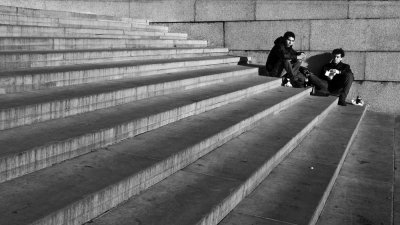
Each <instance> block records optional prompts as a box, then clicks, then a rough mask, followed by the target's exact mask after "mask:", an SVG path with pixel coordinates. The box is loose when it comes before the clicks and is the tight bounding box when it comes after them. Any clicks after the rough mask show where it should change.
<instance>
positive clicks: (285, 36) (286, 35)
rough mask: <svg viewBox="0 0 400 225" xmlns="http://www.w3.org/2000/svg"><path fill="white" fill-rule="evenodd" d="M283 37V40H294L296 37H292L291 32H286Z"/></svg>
mask: <svg viewBox="0 0 400 225" xmlns="http://www.w3.org/2000/svg"><path fill="white" fill-rule="evenodd" d="M283 37H284V38H285V39H288V38H289V37H292V38H294V39H296V36H295V35H294V33H293V32H292V31H287V32H286V33H285V34H284V35H283Z"/></svg>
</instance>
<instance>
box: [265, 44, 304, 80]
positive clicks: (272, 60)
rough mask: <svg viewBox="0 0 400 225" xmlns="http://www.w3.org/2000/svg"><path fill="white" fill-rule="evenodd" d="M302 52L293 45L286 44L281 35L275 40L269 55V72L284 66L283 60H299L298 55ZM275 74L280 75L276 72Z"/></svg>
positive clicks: (276, 70) (267, 64) (267, 65)
mask: <svg viewBox="0 0 400 225" xmlns="http://www.w3.org/2000/svg"><path fill="white" fill-rule="evenodd" d="M298 55H300V53H298V52H296V51H295V50H293V48H292V47H289V48H287V47H286V46H285V38H284V37H279V38H277V39H276V40H275V41H274V47H272V49H271V52H270V53H269V55H268V59H267V63H266V67H267V71H268V72H274V73H276V72H278V71H279V70H281V68H283V63H282V62H283V60H288V59H289V60H297V56H298ZM273 76H279V74H274V75H273Z"/></svg>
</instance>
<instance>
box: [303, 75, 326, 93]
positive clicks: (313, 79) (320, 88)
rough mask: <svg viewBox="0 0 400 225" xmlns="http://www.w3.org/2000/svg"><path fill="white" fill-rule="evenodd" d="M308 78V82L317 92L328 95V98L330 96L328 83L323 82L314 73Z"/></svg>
mask: <svg viewBox="0 0 400 225" xmlns="http://www.w3.org/2000/svg"><path fill="white" fill-rule="evenodd" d="M307 78H308V82H309V83H310V84H312V85H314V86H315V89H316V92H318V93H319V94H321V95H326V96H327V95H329V91H328V81H326V80H323V79H321V78H319V77H318V76H316V75H314V74H312V73H311V74H309V75H308V77H307Z"/></svg>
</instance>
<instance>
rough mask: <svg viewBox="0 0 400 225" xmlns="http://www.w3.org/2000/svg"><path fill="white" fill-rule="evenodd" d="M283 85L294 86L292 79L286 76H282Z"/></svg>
mask: <svg viewBox="0 0 400 225" xmlns="http://www.w3.org/2000/svg"><path fill="white" fill-rule="evenodd" d="M281 86H283V87H292V84H291V83H290V79H289V78H286V77H282V84H281Z"/></svg>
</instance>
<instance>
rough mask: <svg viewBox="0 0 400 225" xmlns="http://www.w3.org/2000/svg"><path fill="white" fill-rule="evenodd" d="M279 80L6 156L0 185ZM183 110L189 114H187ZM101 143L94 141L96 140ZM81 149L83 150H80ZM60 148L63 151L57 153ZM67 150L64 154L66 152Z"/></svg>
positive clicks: (233, 100)
mask: <svg viewBox="0 0 400 225" xmlns="http://www.w3.org/2000/svg"><path fill="white" fill-rule="evenodd" d="M279 84H280V80H279V79H278V80H274V81H270V82H266V83H263V84H260V85H256V86H253V87H248V88H246V89H243V90H238V91H234V92H230V93H228V94H226V96H225V97H224V99H223V101H222V102H214V103H213V104H212V105H209V106H207V107H200V106H201V105H203V104H206V103H207V102H210V101H211V100H212V99H218V98H219V96H216V97H214V98H211V99H208V98H207V99H204V100H202V101H199V102H194V103H191V104H189V105H183V106H180V107H179V108H178V109H175V108H174V109H169V110H167V111H163V112H159V113H157V114H152V115H147V116H146V117H142V118H136V119H135V120H134V121H128V122H125V123H123V124H116V125H115V126H113V127H107V128H101V129H100V130H96V131H95V132H91V133H86V134H82V135H80V136H75V137H72V138H69V139H67V140H63V141H57V142H54V143H53V142H50V143H47V144H45V145H42V146H39V147H33V148H32V149H30V150H24V151H23V152H19V153H18V154H12V155H6V156H2V157H0V165H2V166H1V167H0V169H1V170H0V175H2V176H0V182H3V181H6V180H9V179H12V178H15V177H18V176H21V175H24V174H27V173H31V172H34V171H36V170H39V169H43V168H46V167H48V166H50V165H52V164H54V163H59V162H61V161H64V160H66V159H68V158H70V157H76V156H78V155H81V154H85V153H87V152H90V151H91V150H92V149H95V148H101V147H106V146H108V145H111V144H113V143H115V142H119V141H122V140H124V139H127V138H131V137H134V136H136V135H138V134H140V133H143V132H147V131H150V130H154V129H156V128H158V127H161V126H164V125H166V124H169V123H172V122H175V121H178V120H180V119H182V118H185V117H188V116H192V115H196V114H200V113H202V112H205V111H208V110H211V109H214V108H217V107H220V106H222V105H225V104H228V103H232V102H236V101H239V100H242V99H244V98H246V97H248V96H250V95H253V94H257V93H260V92H263V91H266V90H268V89H271V88H274V87H277V86H279ZM179 109H182V112H184V114H182V115H179V116H176V117H174V118H170V119H168V120H164V121H159V122H157V120H155V123H151V119H152V118H160V119H161V118H164V117H167V118H168V115H170V114H171V115H175V114H176V113H177V112H178V111H180V110H179ZM185 109H186V110H188V109H189V110H191V109H194V110H191V111H187V112H185ZM138 124H139V125H142V124H144V125H145V126H144V127H136V128H135V129H133V128H134V127H135V126H137V125H138ZM98 139H99V140H100V141H95V140H98ZM82 145H84V147H81V146H82ZM61 147H63V148H62V149H64V150H62V149H60V148H61ZM67 148H68V149H69V150H68V151H66V149H67Z"/></svg>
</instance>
